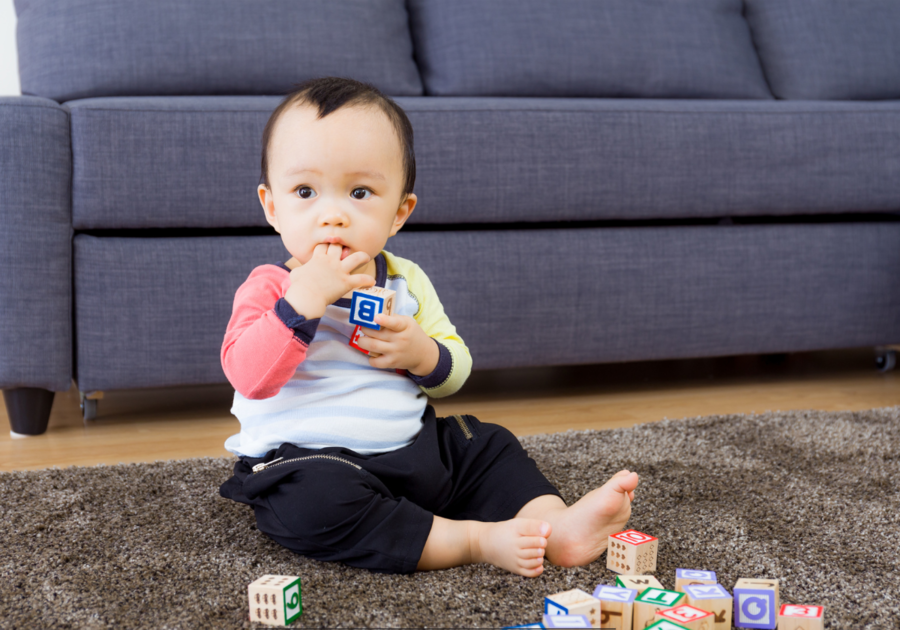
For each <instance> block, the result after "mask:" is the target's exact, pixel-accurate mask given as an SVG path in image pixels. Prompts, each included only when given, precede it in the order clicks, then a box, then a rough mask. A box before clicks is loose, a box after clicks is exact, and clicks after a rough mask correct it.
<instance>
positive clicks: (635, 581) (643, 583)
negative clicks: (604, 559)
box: [616, 575, 663, 595]
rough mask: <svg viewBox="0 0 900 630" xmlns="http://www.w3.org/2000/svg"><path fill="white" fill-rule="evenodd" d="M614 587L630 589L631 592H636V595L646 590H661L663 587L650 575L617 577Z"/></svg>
mask: <svg viewBox="0 0 900 630" xmlns="http://www.w3.org/2000/svg"><path fill="white" fill-rule="evenodd" d="M616 586H620V587H622V588H630V589H631V590H633V591H637V592H638V595H640V594H641V593H643V592H644V591H646V590H647V589H648V588H658V589H660V590H663V585H662V584H660V582H659V580H657V579H656V578H655V577H653V576H652V575H617V576H616Z"/></svg>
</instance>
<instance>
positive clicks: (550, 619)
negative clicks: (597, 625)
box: [544, 615, 593, 628]
mask: <svg viewBox="0 0 900 630" xmlns="http://www.w3.org/2000/svg"><path fill="white" fill-rule="evenodd" d="M544 627H545V628H591V627H593V626H591V622H590V621H588V618H587V617H585V616H584V615H544Z"/></svg>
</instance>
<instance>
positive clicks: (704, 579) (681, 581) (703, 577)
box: [675, 569, 719, 593]
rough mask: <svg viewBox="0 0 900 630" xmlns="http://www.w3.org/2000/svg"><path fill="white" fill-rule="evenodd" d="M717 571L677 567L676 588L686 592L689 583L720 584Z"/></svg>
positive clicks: (680, 591)
mask: <svg viewBox="0 0 900 630" xmlns="http://www.w3.org/2000/svg"><path fill="white" fill-rule="evenodd" d="M718 583H719V580H717V579H716V572H715V571H697V570H694V569H675V590H676V591H678V592H679V593H684V587H685V586H687V585H688V584H718Z"/></svg>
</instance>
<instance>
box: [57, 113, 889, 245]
mask: <svg viewBox="0 0 900 630" xmlns="http://www.w3.org/2000/svg"><path fill="white" fill-rule="evenodd" d="M397 101H398V103H399V104H400V105H401V106H402V107H403V108H404V109H405V110H406V111H407V113H408V114H409V117H410V120H411V121H412V124H413V127H414V129H415V138H416V157H417V160H416V166H417V171H418V173H417V179H416V187H415V191H416V194H417V195H418V196H419V206H418V208H417V209H416V212H415V214H413V216H412V218H411V222H412V223H445V224H452V223H493V222H517V221H534V222H538V221H571V220H613V219H615V220H618V219H622V220H633V219H682V218H697V217H719V216H727V215H733V216H752V215H757V216H759V215H793V214H813V213H846V212H884V211H896V210H897V209H898V208H900V156H898V150H897V147H898V146H900V101H886V102H879V103H870V102H855V103H854V102H811V101H806V102H798V101H775V100H769V101H710V100H706V101H704V100H697V101H690V100H640V99H635V100H619V99H574V98H573V99H564V98H558V99H538V98H484V97H476V98H441V97H411V98H398V99H397ZM278 102H279V99H278V98H275V97H181V98H162V97H160V98H103V99H87V100H82V101H72V102H69V103H67V106H68V107H70V108H71V117H72V151H73V160H74V180H73V189H72V195H73V221H74V224H75V227H76V228H78V229H89V228H94V229H95V228H147V227H159V228H169V227H236V226H266V227H267V226H268V224H267V223H266V221H265V218H264V216H263V212H262V208H261V207H260V204H259V200H258V198H257V194H256V187H257V185H258V183H259V176H260V172H259V164H260V155H259V151H260V149H259V143H260V137H261V135H262V130H263V127H264V126H265V123H266V120H267V118H268V116H269V114H270V113H271V111H272V110H273V109H274V108H275V106H276V105H277V104H278Z"/></svg>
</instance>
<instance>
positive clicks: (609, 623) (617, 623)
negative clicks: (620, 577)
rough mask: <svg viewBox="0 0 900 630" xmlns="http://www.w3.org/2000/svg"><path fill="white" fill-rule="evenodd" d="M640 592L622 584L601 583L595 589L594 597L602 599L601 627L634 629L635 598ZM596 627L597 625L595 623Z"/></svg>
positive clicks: (620, 629)
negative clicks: (623, 586) (609, 584)
mask: <svg viewBox="0 0 900 630" xmlns="http://www.w3.org/2000/svg"><path fill="white" fill-rule="evenodd" d="M637 596H638V592H637V591H636V590H634V589H630V588H622V587H620V586H607V585H606V584H600V585H598V586H597V588H595V589H594V597H595V598H597V599H598V600H600V625H599V627H600V628H613V629H614V630H632V626H633V617H634V600H635V598H636V597H637ZM595 627H597V625H596V624H595Z"/></svg>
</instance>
